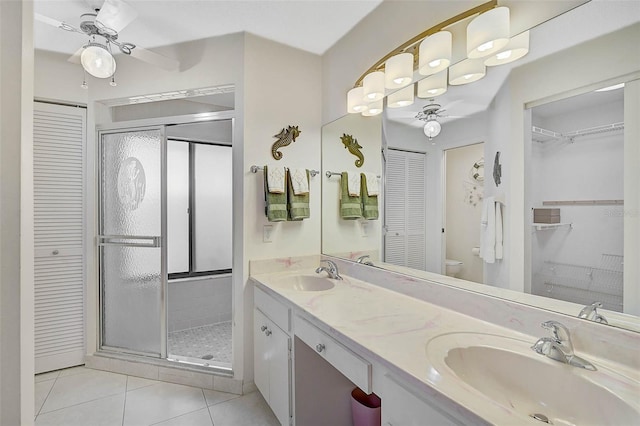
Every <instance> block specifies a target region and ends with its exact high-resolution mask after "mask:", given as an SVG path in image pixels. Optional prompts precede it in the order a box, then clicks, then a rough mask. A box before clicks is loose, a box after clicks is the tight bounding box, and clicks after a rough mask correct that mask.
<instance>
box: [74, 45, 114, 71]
mask: <svg viewBox="0 0 640 426" xmlns="http://www.w3.org/2000/svg"><path fill="white" fill-rule="evenodd" d="M80 62H81V63H82V67H83V68H84V69H85V70H86V71H87V72H88V73H89V74H91V75H92V76H94V77H97V78H109V77H111V76H112V75H113V73H115V72H116V60H115V59H114V58H113V56H112V55H111V53H109V51H108V50H107V48H106V47H104V46H103V45H101V44H98V43H93V44H89V45H88V46H87V47H85V49H84V50H83V51H82V54H81V55H80Z"/></svg>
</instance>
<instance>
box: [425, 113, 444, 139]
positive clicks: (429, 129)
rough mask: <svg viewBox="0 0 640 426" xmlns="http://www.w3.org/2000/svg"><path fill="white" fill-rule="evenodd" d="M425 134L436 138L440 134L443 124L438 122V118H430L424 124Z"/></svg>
mask: <svg viewBox="0 0 640 426" xmlns="http://www.w3.org/2000/svg"><path fill="white" fill-rule="evenodd" d="M423 130H424V134H425V136H426V137H428V138H429V139H432V138H435V137H436V136H438V135H439V134H440V130H442V125H440V123H439V122H438V120H436V119H435V118H434V119H430V120H428V121H427V122H426V123H425V125H424V129H423Z"/></svg>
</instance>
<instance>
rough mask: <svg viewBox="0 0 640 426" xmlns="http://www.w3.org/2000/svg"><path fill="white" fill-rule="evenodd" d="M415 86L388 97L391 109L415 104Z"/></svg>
mask: <svg viewBox="0 0 640 426" xmlns="http://www.w3.org/2000/svg"><path fill="white" fill-rule="evenodd" d="M413 100H414V97H413V84H412V85H410V86H407V87H405V88H404V89H400V90H398V91H397V92H393V93H391V94H390V95H389V96H387V106H388V107H389V108H402V107H406V106H409V105H411V104H413Z"/></svg>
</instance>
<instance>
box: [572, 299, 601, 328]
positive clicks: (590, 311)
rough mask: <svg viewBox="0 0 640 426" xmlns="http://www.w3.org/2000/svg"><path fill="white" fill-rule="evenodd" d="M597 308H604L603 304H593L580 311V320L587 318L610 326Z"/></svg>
mask: <svg viewBox="0 0 640 426" xmlns="http://www.w3.org/2000/svg"><path fill="white" fill-rule="evenodd" d="M597 308H602V302H593V303H592V304H591V305H587V306H585V307H584V308H582V309H581V310H580V313H579V314H578V318H585V319H588V320H591V321H594V322H599V323H601V324H608V321H607V319H606V318H605V317H604V316H603V315H602V314H600V313H599V312H598V310H597Z"/></svg>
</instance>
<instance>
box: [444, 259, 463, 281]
mask: <svg viewBox="0 0 640 426" xmlns="http://www.w3.org/2000/svg"><path fill="white" fill-rule="evenodd" d="M444 263H445V273H446V274H447V275H448V276H450V277H457V276H458V275H459V274H460V272H462V262H460V261H459V260H453V259H446V260H445V262H444Z"/></svg>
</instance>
